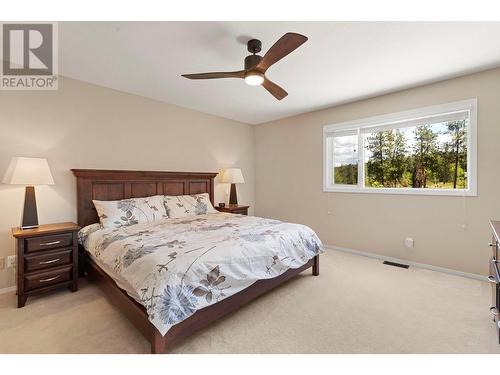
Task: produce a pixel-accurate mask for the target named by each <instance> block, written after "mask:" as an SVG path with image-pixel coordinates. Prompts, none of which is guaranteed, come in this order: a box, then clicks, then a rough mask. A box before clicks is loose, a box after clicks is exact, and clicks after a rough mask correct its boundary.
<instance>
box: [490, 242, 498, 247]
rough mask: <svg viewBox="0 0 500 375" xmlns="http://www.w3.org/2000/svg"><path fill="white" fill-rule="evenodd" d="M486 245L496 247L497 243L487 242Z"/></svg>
mask: <svg viewBox="0 0 500 375" xmlns="http://www.w3.org/2000/svg"><path fill="white" fill-rule="evenodd" d="M488 246H490V247H496V246H497V244H496V243H489V244H488Z"/></svg>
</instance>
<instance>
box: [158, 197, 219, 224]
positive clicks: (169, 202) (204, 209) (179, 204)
mask: <svg viewBox="0 0 500 375" xmlns="http://www.w3.org/2000/svg"><path fill="white" fill-rule="evenodd" d="M163 205H164V206H165V211H166V212H167V215H168V217H169V218H177V217H186V216H193V215H203V214H209V213H212V212H216V211H215V209H214V206H212V202H210V197H209V196H208V193H202V194H195V195H165V196H164V197H163Z"/></svg>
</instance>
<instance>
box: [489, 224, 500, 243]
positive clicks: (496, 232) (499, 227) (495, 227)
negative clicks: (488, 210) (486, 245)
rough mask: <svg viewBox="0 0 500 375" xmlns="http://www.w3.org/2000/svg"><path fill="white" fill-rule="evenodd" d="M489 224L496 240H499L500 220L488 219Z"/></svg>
mask: <svg viewBox="0 0 500 375" xmlns="http://www.w3.org/2000/svg"><path fill="white" fill-rule="evenodd" d="M490 226H491V229H492V230H493V234H494V235H495V237H496V238H497V240H498V241H500V221H497V220H490Z"/></svg>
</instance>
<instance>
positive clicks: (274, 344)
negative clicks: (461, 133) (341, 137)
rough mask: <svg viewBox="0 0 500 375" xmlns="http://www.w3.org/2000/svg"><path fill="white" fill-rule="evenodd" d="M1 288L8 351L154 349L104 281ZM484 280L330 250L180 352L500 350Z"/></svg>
mask: <svg viewBox="0 0 500 375" xmlns="http://www.w3.org/2000/svg"><path fill="white" fill-rule="evenodd" d="M82 284H83V285H82V286H81V289H80V290H79V291H78V292H77V293H70V292H68V291H65V290H63V291H60V292H56V293H53V294H51V295H48V296H44V297H38V298H35V297H33V298H31V299H28V303H27V305H26V307H24V308H22V309H16V308H15V296H14V294H6V295H1V296H0V353H149V350H150V347H149V344H148V342H146V340H145V339H144V338H143V337H142V336H141V335H140V334H139V333H138V331H136V330H135V328H134V327H133V326H132V325H131V324H130V323H128V321H127V320H126V319H125V318H124V317H123V316H122V315H121V314H120V312H119V311H117V310H115V309H114V308H113V306H111V305H110V304H109V303H108V302H107V300H106V298H105V297H104V296H103V295H102V293H101V292H100V290H99V289H98V288H97V287H95V286H93V285H91V284H88V283H82ZM490 288H491V287H490V285H489V284H488V283H486V282H481V281H477V280H471V279H466V278H462V277H458V276H451V275H447V274H442V273H438V272H433V271H428V270H422V269H417V268H413V269H410V270H405V269H399V268H394V267H390V266H385V265H382V263H381V262H380V261H378V260H373V259H369V258H365V257H359V256H356V255H350V254H344V253H340V252H333V251H330V252H328V253H327V254H325V255H323V256H322V257H321V274H320V276H319V277H312V276H311V273H310V271H308V272H304V273H303V274H302V275H300V276H298V277H297V278H296V279H294V280H292V281H290V282H288V283H287V284H285V285H283V286H282V287H280V288H278V289H277V290H274V291H271V292H270V293H268V294H267V295H265V296H263V297H261V298H259V299H258V300H256V301H254V302H252V303H251V304H249V305H247V306H246V307H244V308H242V309H240V310H239V311H238V312H236V313H233V314H231V315H229V316H228V317H227V318H225V319H222V320H221V321H219V322H217V323H215V324H213V325H211V326H210V327H209V328H207V329H205V330H203V331H200V332H198V333H197V334H194V335H193V336H191V337H190V338H188V339H187V340H186V341H184V342H182V343H181V344H179V345H177V346H175V347H174V348H173V349H172V352H173V353H500V345H498V344H497V337H496V335H495V329H494V325H493V323H492V322H491V319H490V316H489V311H488V308H489V306H490V300H491V289H490Z"/></svg>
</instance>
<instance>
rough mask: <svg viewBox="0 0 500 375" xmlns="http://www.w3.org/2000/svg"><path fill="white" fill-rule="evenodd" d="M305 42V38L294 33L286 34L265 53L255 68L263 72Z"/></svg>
mask: <svg viewBox="0 0 500 375" xmlns="http://www.w3.org/2000/svg"><path fill="white" fill-rule="evenodd" d="M305 42H307V37H306V36H304V35H300V34H296V33H286V34H285V35H283V36H282V37H281V38H280V39H279V40H278V41H277V42H276V43H274V44H273V46H272V47H271V48H270V49H269V51H267V53H266V54H265V55H264V57H263V58H262V60H260V62H259V64H258V65H257V68H258V69H259V70H262V71H263V72H265V71H266V70H267V69H269V67H270V66H271V65H273V64H274V63H276V62H278V61H280V60H281V59H282V58H283V57H285V56H286V55H288V54H289V53H290V52H293V51H295V50H296V49H297V48H299V47H300V46H301V45H302V44H304V43H305Z"/></svg>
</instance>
